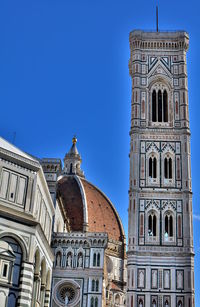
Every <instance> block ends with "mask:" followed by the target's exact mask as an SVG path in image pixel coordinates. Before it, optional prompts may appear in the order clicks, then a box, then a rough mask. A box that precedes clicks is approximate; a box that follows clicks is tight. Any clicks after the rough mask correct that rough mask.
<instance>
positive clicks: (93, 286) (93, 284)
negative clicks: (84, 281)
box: [92, 279, 95, 291]
mask: <svg viewBox="0 0 200 307" xmlns="http://www.w3.org/2000/svg"><path fill="white" fill-rule="evenodd" d="M92 291H95V280H94V279H93V280H92Z"/></svg>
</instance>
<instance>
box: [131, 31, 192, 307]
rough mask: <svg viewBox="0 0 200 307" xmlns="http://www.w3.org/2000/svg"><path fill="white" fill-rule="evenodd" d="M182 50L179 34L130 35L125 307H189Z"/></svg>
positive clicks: (185, 88) (188, 190) (187, 133)
mask: <svg viewBox="0 0 200 307" xmlns="http://www.w3.org/2000/svg"><path fill="white" fill-rule="evenodd" d="M188 43H189V38H188V34H187V33H186V32H184V31H180V32H145V31H133V32H131V33H130V51H131V54H130V61H129V71H130V75H131V78H132V101H131V129H130V137H131V141H130V188H129V228H128V255H127V269H128V286H127V306H130V307H135V306H139V307H144V306H146V307H149V306H153V307H157V306H164V307H169V306H172V307H175V306H177V307H183V306H187V307H192V306H194V251H193V230H192V229H193V226H192V190H191V162H190V129H189V114H188V85H187V67H186V52H187V49H188Z"/></svg>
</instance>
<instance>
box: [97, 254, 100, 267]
mask: <svg viewBox="0 0 200 307" xmlns="http://www.w3.org/2000/svg"><path fill="white" fill-rule="evenodd" d="M97 266H100V253H98V255H97Z"/></svg>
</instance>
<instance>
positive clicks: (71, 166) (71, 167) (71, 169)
mask: <svg viewBox="0 0 200 307" xmlns="http://www.w3.org/2000/svg"><path fill="white" fill-rule="evenodd" d="M70 174H72V163H71V164H70Z"/></svg>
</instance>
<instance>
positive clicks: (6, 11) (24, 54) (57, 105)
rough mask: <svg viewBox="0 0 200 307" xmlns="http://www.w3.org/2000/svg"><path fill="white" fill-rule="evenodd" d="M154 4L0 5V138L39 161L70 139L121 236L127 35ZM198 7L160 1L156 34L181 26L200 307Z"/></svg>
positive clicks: (49, 1)
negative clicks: (111, 207) (115, 215)
mask: <svg viewBox="0 0 200 307" xmlns="http://www.w3.org/2000/svg"><path fill="white" fill-rule="evenodd" d="M155 6H156V1H152V0H146V1H135V0H34V1H27V0H24V1H21V0H18V1H16V0H12V1H10V0H6V1H4V0H1V1H0V43H1V47H0V104H1V121H0V133H1V135H2V136H3V137H4V138H6V139H7V140H9V141H11V142H12V141H13V135H14V132H16V139H15V145H17V146H18V147H20V148H21V149H23V150H24V151H26V152H29V153H31V154H33V155H36V156H38V157H60V158H63V157H64V155H65V153H66V151H68V150H69V148H70V146H71V139H72V136H73V135H74V134H76V135H77V138H78V144H77V145H78V149H79V151H80V153H81V155H82V159H83V164H82V168H83V170H84V171H85V174H86V177H87V179H88V180H90V181H91V182H93V183H94V184H96V185H97V186H99V187H100V188H101V189H102V190H103V191H104V192H105V193H106V194H107V195H108V196H109V197H110V199H111V200H112V202H113V203H114V204H115V206H116V208H117V209H118V211H119V214H120V216H121V218H122V221H123V224H124V227H125V230H126V231H127V207H128V177H129V160H128V152H129V128H130V101H131V81H130V77H129V72H128V59H129V32H130V31H131V30H133V29H138V28H139V29H155ZM199 11H200V4H199V1H194V0H190V1H186V0H182V1H181V0H176V1H172V0H168V1H164V0H162V1H159V24H160V29H161V30H170V29H172V30H176V29H185V30H186V31H188V32H189V35H190V49H189V52H188V76H189V105H190V121H191V132H192V143H191V145H192V146H191V147H192V181H193V193H194V196H193V211H194V214H195V219H194V243H195V252H196V257H195V272H196V274H195V281H196V306H197V307H198V306H200V259H199V258H200V209H199V204H200V197H199V190H200V189H199V174H200V163H199V151H200V142H199V124H198V121H199V118H200V102H199V76H198V73H199V72H200V63H199V49H200V40H199V29H200V18H199Z"/></svg>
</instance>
